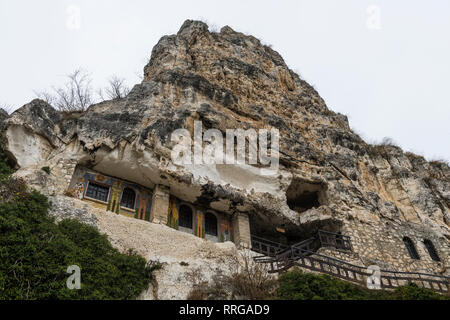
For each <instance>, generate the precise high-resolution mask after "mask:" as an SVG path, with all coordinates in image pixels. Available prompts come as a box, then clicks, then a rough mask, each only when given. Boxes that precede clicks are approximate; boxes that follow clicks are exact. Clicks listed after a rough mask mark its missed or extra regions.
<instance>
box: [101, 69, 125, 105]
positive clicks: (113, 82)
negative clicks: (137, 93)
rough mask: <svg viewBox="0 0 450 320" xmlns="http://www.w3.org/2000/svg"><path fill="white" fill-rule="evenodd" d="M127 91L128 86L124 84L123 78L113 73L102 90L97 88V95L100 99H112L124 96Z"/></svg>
mask: <svg viewBox="0 0 450 320" xmlns="http://www.w3.org/2000/svg"><path fill="white" fill-rule="evenodd" d="M129 92H130V88H129V87H128V86H127V85H126V84H125V78H119V77H117V76H115V75H113V76H111V77H110V78H109V80H108V85H107V86H106V87H105V88H104V90H102V89H100V90H98V95H99V96H100V98H101V99H102V100H114V99H122V98H124V97H125V96H126V95H127V94H128V93H129Z"/></svg>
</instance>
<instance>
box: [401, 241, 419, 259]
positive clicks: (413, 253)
mask: <svg viewBox="0 0 450 320" xmlns="http://www.w3.org/2000/svg"><path fill="white" fill-rule="evenodd" d="M403 242H404V243H405V246H406V249H407V250H408V253H409V256H410V257H411V258H412V259H416V260H419V259H420V257H419V254H418V253H417V250H416V247H415V246H414V243H413V242H412V240H411V239H410V238H408V237H404V238H403Z"/></svg>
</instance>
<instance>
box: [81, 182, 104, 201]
mask: <svg viewBox="0 0 450 320" xmlns="http://www.w3.org/2000/svg"><path fill="white" fill-rule="evenodd" d="M108 194H109V187H105V186H102V185H100V184H97V183H94V182H89V183H88V188H87V190H86V197H89V198H92V199H97V200H100V201H103V202H107V201H108Z"/></svg>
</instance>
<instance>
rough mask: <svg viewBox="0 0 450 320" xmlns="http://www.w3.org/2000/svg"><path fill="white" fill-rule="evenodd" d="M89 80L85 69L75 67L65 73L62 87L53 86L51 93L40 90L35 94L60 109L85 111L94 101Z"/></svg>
mask: <svg viewBox="0 0 450 320" xmlns="http://www.w3.org/2000/svg"><path fill="white" fill-rule="evenodd" d="M91 82H92V80H91V77H90V75H89V74H88V73H87V72H86V71H84V70H83V69H77V70H75V71H74V72H72V73H70V74H68V75H67V82H66V83H65V84H64V86H63V87H59V88H56V87H53V91H54V92H53V93H51V92H47V91H41V92H35V94H36V95H37V96H38V98H40V99H42V100H44V101H46V102H47V103H49V104H52V105H53V106H54V107H56V108H57V109H59V110H61V111H85V110H86V109H87V108H88V107H89V106H90V105H91V104H92V103H93V102H94V101H93V100H94V99H93V89H92V85H91Z"/></svg>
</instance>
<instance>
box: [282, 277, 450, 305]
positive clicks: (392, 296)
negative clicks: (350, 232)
mask: <svg viewBox="0 0 450 320" xmlns="http://www.w3.org/2000/svg"><path fill="white" fill-rule="evenodd" d="M278 282H279V288H278V290H277V292H276V297H277V298H278V299H282V300H447V299H449V297H446V296H444V295H440V294H438V293H436V292H434V291H432V290H429V289H424V288H420V287H418V286H417V285H416V284H414V283H409V284H408V285H405V286H400V287H398V288H396V289H395V290H393V291H387V290H369V289H366V288H363V287H359V286H357V285H354V284H352V283H349V282H346V281H342V280H340V279H337V278H333V277H331V276H329V275H325V274H321V275H317V274H312V273H305V272H302V271H300V270H294V271H290V272H286V273H284V274H282V275H281V276H280V277H279V280H278Z"/></svg>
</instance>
